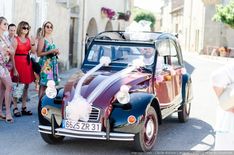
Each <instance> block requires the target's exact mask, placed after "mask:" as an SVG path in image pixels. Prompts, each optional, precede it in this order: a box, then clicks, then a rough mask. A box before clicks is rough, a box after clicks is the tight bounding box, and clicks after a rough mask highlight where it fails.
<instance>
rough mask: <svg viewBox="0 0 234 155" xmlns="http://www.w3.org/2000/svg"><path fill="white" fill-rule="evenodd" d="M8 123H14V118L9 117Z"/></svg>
mask: <svg viewBox="0 0 234 155" xmlns="http://www.w3.org/2000/svg"><path fill="white" fill-rule="evenodd" d="M6 123H14V120H13V118H8V119H6Z"/></svg>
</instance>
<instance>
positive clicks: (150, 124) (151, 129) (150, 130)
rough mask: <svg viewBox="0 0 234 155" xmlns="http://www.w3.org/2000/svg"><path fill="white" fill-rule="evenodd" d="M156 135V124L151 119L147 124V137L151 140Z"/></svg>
mask: <svg viewBox="0 0 234 155" xmlns="http://www.w3.org/2000/svg"><path fill="white" fill-rule="evenodd" d="M153 135H154V122H153V120H152V119H150V120H149V121H148V122H147V124H146V136H147V137H148V139H151V138H152V137H153Z"/></svg>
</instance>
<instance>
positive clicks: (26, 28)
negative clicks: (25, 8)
mask: <svg viewBox="0 0 234 155" xmlns="http://www.w3.org/2000/svg"><path fill="white" fill-rule="evenodd" d="M22 29H23V30H30V27H25V26H24V27H22Z"/></svg>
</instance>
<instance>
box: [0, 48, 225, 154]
mask: <svg viewBox="0 0 234 155" xmlns="http://www.w3.org/2000/svg"><path fill="white" fill-rule="evenodd" d="M184 57H185V61H186V62H187V63H189V65H188V64H186V67H188V68H189V69H188V72H192V80H193V93H194V99H193V101H192V109H191V117H190V120H189V121H188V122H187V123H179V122H178V119H177V114H173V115H172V116H171V117H169V118H167V119H166V120H164V121H163V124H162V125H161V126H160V127H159V134H158V136H159V137H158V139H157V143H156V145H155V147H154V149H153V151H190V150H196V151H207V150H212V149H213V146H214V129H213V128H214V124H215V111H216V105H217V101H216V99H215V96H214V93H213V91H212V89H211V86H210V80H209V78H210V74H211V73H212V72H213V71H214V70H215V69H217V68H218V67H220V66H222V65H223V64H224V63H227V62H228V61H227V60H219V59H210V58H207V57H205V56H199V55H194V54H190V53H184ZM75 70H76V69H72V70H70V71H68V72H66V74H64V73H63V74H62V76H61V77H62V81H64V80H65V79H66V78H67V77H68V76H69V74H71V73H73V72H74V71H75ZM29 97H30V99H31V100H30V103H29V104H28V105H29V107H28V108H29V109H31V110H32V112H33V115H32V116H29V117H27V116H24V117H19V118H15V122H14V123H13V124H6V123H5V122H4V121H0V137H1V141H0V150H1V153H0V154H4V155H7V154H11V155H12V154H67V153H69V154H123V153H130V152H131V148H132V144H131V143H130V142H119V141H100V140H83V139H74V138H65V140H64V142H63V143H62V144H59V145H48V144H46V143H45V142H44V141H43V140H42V139H41V137H40V134H39V132H38V131H37V130H38V128H37V125H38V120H37V95H36V91H34V87H33V86H31V90H30V96H29ZM18 106H19V107H21V104H19V105H18Z"/></svg>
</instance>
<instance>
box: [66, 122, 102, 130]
mask: <svg viewBox="0 0 234 155" xmlns="http://www.w3.org/2000/svg"><path fill="white" fill-rule="evenodd" d="M64 128H66V129H73V130H79V131H101V129H102V124H101V123H92V122H79V121H78V122H77V121H71V120H64Z"/></svg>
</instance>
